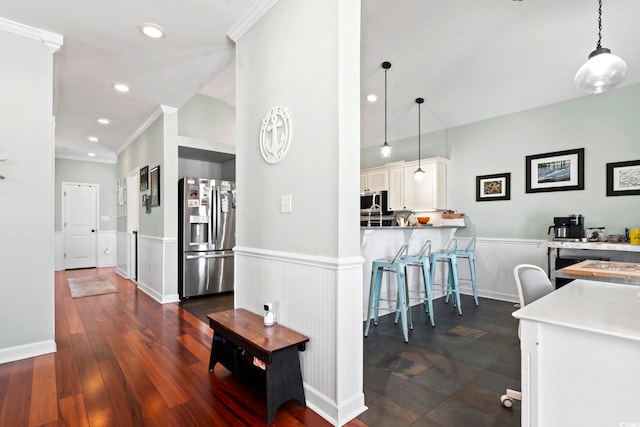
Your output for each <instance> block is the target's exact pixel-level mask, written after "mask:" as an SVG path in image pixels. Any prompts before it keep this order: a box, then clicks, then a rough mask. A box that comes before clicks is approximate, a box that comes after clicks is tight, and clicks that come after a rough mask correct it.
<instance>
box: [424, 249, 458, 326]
mask: <svg viewBox="0 0 640 427" xmlns="http://www.w3.org/2000/svg"><path fill="white" fill-rule="evenodd" d="M457 250H458V241H457V240H456V239H452V240H451V241H450V242H449V244H448V245H447V248H446V249H445V250H444V251H442V252H431V254H430V255H429V261H430V263H431V283H433V279H434V276H435V273H436V263H437V262H438V261H445V262H447V265H448V270H449V272H448V275H447V291H446V297H445V300H444V301H445V302H446V303H449V297H450V296H451V294H453V296H454V298H455V301H454V306H455V307H457V308H458V314H459V315H461V316H462V306H461V304H460V284H459V283H458V257H457V256H456V251H457Z"/></svg>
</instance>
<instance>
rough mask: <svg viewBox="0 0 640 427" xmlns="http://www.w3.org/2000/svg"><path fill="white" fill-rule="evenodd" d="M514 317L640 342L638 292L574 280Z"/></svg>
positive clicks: (624, 286) (639, 297) (634, 288)
mask: <svg viewBox="0 0 640 427" xmlns="http://www.w3.org/2000/svg"><path fill="white" fill-rule="evenodd" d="M513 317H515V318H517V319H521V320H532V321H536V322H542V323H549V324H552V325H558V326H564V327H568V328H574V329H581V330H585V331H589V332H595V333H601V334H606V335H613V336H617V337H621V338H626V339H630V340H635V341H640V328H638V318H640V290H638V287H637V286H629V285H623V284H618V283H609V282H600V281H594V280H574V281H573V282H571V283H569V284H567V285H565V286H563V287H561V288H560V289H558V290H556V291H554V292H551V293H550V294H548V295H546V296H544V297H542V298H540V299H539V300H537V301H534V302H532V303H531V304H529V305H527V306H525V307H523V308H521V309H519V310H517V311H516V312H514V313H513Z"/></svg>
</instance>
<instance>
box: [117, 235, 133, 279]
mask: <svg viewBox="0 0 640 427" xmlns="http://www.w3.org/2000/svg"><path fill="white" fill-rule="evenodd" d="M128 257H129V234H128V233H125V232H122V231H119V232H117V233H116V273H118V274H119V275H120V276H122V277H124V278H125V279H131V277H130V276H129V271H128V268H127V260H128V259H129V258H128Z"/></svg>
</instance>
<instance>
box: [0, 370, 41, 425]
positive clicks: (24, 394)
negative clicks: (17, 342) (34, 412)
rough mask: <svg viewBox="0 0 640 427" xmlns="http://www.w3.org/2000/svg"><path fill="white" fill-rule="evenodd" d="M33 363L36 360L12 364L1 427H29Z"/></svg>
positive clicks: (0, 416)
mask: <svg viewBox="0 0 640 427" xmlns="http://www.w3.org/2000/svg"><path fill="white" fill-rule="evenodd" d="M33 362H34V359H33V358H30V359H25V360H19V361H17V362H12V363H11V372H10V373H9V382H8V384H7V394H6V395H5V399H4V402H3V403H2V408H1V410H0V426H3V427H13V426H16V427H24V426H26V425H29V402H30V401H31V383H32V380H33Z"/></svg>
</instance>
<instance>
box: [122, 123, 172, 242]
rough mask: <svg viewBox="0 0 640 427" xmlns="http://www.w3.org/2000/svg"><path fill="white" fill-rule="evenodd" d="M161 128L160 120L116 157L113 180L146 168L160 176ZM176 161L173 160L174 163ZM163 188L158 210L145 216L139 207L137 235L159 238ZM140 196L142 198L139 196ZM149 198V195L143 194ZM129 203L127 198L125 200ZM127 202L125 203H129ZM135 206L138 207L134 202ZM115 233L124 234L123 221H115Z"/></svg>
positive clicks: (162, 136) (124, 223)
mask: <svg viewBox="0 0 640 427" xmlns="http://www.w3.org/2000/svg"><path fill="white" fill-rule="evenodd" d="M163 132H164V126H163V120H162V116H160V117H159V118H158V119H157V120H156V121H155V122H153V123H152V124H151V125H150V126H149V127H148V128H147V129H146V130H145V131H144V132H143V133H142V134H141V135H140V136H139V137H138V138H136V140H135V141H133V142H132V143H131V144H130V145H129V146H128V147H127V148H125V149H124V150H123V151H122V152H121V153H120V154H119V155H118V166H117V176H118V178H119V179H124V178H125V177H126V176H127V174H128V173H129V172H131V171H133V170H134V169H136V168H142V167H144V166H149V170H151V169H152V168H154V167H155V166H158V165H159V166H160V173H161V174H162V173H163V156H164V154H163V153H164V133H163ZM176 161H177V159H176ZM163 187H164V186H161V187H160V206H158V207H154V208H151V213H150V214H147V213H145V209H144V208H142V206H141V207H140V216H139V230H138V232H139V233H140V234H141V235H146V236H154V237H162V236H164V230H163V220H164V216H163V209H164V206H165V204H166V203H163V202H164V197H163V195H164V192H165V189H164V188H163ZM140 194H144V192H143V193H140ZM146 194H149V191H146ZM128 199H130V198H128ZM131 202H132V201H131V200H127V203H131ZM135 203H138V201H137V200H136V201H135ZM117 229H118V231H119V232H126V231H127V223H126V218H118V220H117Z"/></svg>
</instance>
